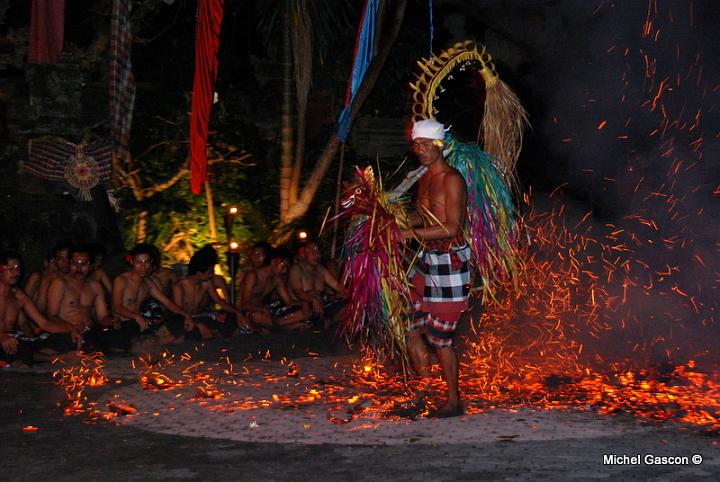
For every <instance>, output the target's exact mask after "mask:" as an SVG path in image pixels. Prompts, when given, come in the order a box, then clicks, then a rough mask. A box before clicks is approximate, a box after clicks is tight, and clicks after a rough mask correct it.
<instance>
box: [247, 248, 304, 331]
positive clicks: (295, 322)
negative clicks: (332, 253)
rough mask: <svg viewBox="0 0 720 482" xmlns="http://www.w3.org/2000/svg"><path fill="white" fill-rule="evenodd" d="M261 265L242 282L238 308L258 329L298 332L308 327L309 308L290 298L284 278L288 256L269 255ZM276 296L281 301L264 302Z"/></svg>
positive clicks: (283, 254) (284, 254)
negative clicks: (266, 260) (274, 294)
mask: <svg viewBox="0 0 720 482" xmlns="http://www.w3.org/2000/svg"><path fill="white" fill-rule="evenodd" d="M268 260H269V262H267V263H266V264H265V265H264V266H262V267H260V268H258V269H255V270H252V271H249V272H248V273H247V274H246V275H245V279H244V281H243V288H242V295H241V297H240V306H241V307H242V309H243V310H244V311H245V313H246V314H247V316H248V317H249V318H250V320H251V321H252V323H253V325H254V326H255V327H256V328H257V329H258V330H262V329H265V330H269V329H270V328H272V327H276V328H279V329H281V330H287V331H301V330H306V329H308V328H309V325H308V323H307V320H308V319H309V318H310V315H311V311H310V307H309V306H308V305H307V304H306V303H303V302H301V301H299V300H296V299H293V298H291V297H290V293H289V292H288V289H287V285H286V284H285V279H284V275H285V274H286V273H287V270H288V265H289V264H290V257H289V256H288V255H287V254H286V253H284V252H280V251H278V252H276V253H273V254H270V255H269V256H268ZM273 293H276V294H277V295H278V297H279V298H280V300H278V301H275V302H274V303H267V300H268V298H270V296H271V295H272V294H273Z"/></svg>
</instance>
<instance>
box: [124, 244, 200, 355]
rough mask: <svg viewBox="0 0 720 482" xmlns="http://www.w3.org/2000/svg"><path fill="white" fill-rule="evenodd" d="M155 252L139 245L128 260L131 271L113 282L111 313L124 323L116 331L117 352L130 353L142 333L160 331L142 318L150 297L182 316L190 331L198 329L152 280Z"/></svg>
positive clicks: (131, 252)
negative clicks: (134, 340)
mask: <svg viewBox="0 0 720 482" xmlns="http://www.w3.org/2000/svg"><path fill="white" fill-rule="evenodd" d="M153 248H154V247H153V246H151V245H148V244H144V243H141V244H138V245H136V246H135V247H134V248H133V249H132V250H130V253H129V256H128V259H129V263H130V270H128V271H126V272H125V273H123V274H121V275H119V276H117V277H116V278H115V280H114V281H113V288H112V311H113V313H114V314H115V315H116V316H118V317H119V318H120V320H121V321H120V323H119V326H116V327H115V329H116V331H117V334H118V335H120V336H119V338H117V341H118V342H120V343H119V345H118V346H116V347H118V348H122V349H126V350H127V349H129V348H130V345H131V344H132V341H133V339H134V338H137V337H138V336H139V335H140V334H141V333H143V332H148V333H152V332H154V331H155V330H157V328H158V326H156V323H155V322H153V323H151V321H150V320H148V319H147V318H145V317H144V316H143V315H142V314H141V307H142V305H143V302H144V301H145V300H146V299H147V298H148V297H149V296H152V297H153V298H155V299H156V300H157V301H159V302H160V303H162V304H163V305H164V306H165V307H166V308H167V309H169V310H170V311H172V312H173V313H176V314H178V315H181V316H182V317H183V320H184V324H185V329H186V330H187V331H190V330H192V329H193V328H195V323H194V322H193V320H192V318H190V315H189V314H188V313H187V312H185V310H183V309H182V308H180V307H179V306H178V305H176V304H175V303H174V302H173V301H172V300H171V299H170V298H168V297H167V296H165V294H164V293H163V292H162V290H161V288H160V286H159V285H158V283H157V281H155V280H154V279H152V278H151V276H150V275H151V274H152V271H153V268H154V263H155V261H154V254H155V253H154V251H153ZM198 328H199V329H200V330H201V333H203V337H208V336H210V335H211V333H210V332H209V330H203V329H202V328H200V327H198Z"/></svg>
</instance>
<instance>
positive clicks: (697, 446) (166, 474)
mask: <svg viewBox="0 0 720 482" xmlns="http://www.w3.org/2000/svg"><path fill="white" fill-rule="evenodd" d="M325 346H326V343H325V340H323V339H322V338H321V337H319V336H318V335H314V334H306V335H287V336H285V337H274V338H271V339H268V338H260V337H258V338H254V337H250V338H247V339H242V340H239V341H236V340H232V341H223V342H212V343H209V344H208V346H206V347H204V348H203V349H202V350H200V351H195V350H193V347H192V346H189V345H188V346H182V347H178V349H177V350H176V351H177V354H178V356H179V355H180V354H181V353H183V351H185V352H187V353H191V354H192V356H193V358H192V360H193V361H192V362H187V361H186V362H185V363H183V364H180V363H178V364H177V365H175V366H171V367H166V368H165V369H163V370H162V373H163V374H166V375H168V376H171V377H173V379H175V380H180V379H182V378H183V376H184V375H183V373H182V372H183V370H184V369H185V368H187V366H189V365H190V364H193V363H196V362H199V361H204V362H205V367H204V370H206V371H207V369H208V367H211V366H212V367H213V368H212V369H210V372H213V370H214V371H215V372H216V373H217V374H218V376H214V377H213V378H212V380H213V381H214V382H216V383H215V385H213V386H214V387H216V388H218V390H219V391H220V392H222V394H223V397H222V398H220V399H212V398H199V399H198V398H197V394H198V386H200V384H199V382H198V380H199V379H198V377H195V378H193V380H194V382H193V383H186V384H184V385H182V386H178V387H176V388H174V389H173V390H167V391H153V390H144V389H142V387H141V383H140V382H139V381H138V378H139V376H138V373H139V372H138V370H137V369H132V367H131V366H130V361H131V360H130V359H129V358H127V357H118V358H113V359H110V360H108V361H107V363H106V368H105V372H106V374H107V375H108V376H109V377H110V379H111V381H114V380H120V381H121V383H119V384H115V383H111V384H107V385H105V386H103V387H99V388H96V389H92V390H88V391H87V392H88V398H89V401H95V402H97V407H106V406H107V405H106V404H107V402H108V401H110V402H113V403H115V404H117V405H122V403H126V404H131V405H132V406H133V407H134V408H135V409H136V412H135V414H134V415H132V416H129V417H128V416H125V417H118V418H117V419H116V420H115V422H117V423H112V424H107V423H104V422H101V423H97V422H95V423H89V422H88V418H87V417H86V416H82V415H81V416H63V414H62V407H63V406H64V405H65V401H64V394H63V392H62V390H60V388H58V387H57V386H54V385H53V384H52V383H51V376H50V370H51V368H50V367H47V366H46V367H38V368H36V369H32V370H15V369H12V370H3V371H0V393H1V396H0V431H1V432H2V434H1V435H0V437H1V439H2V443H0V461H1V464H0V467H1V469H0V470H1V472H0V480H298V479H306V480H378V479H382V480H428V479H437V480H530V481H537V480H548V481H561V480H596V479H597V480H658V481H659V480H667V481H673V482H674V481H679V480H718V479H719V478H720V453H718V450H719V449H718V444H717V442H718V441H719V440H718V438H717V437H713V436H707V435H702V434H700V433H699V432H698V431H697V430H696V429H693V428H688V427H683V426H680V425H673V424H664V425H647V424H643V423H641V422H639V421H638V420H636V419H634V418H633V417H631V416H627V415H625V416H620V417H609V416H598V415H597V414H594V413H592V412H574V413H564V412H555V411H551V412H546V411H531V410H529V409H525V410H519V411H517V412H508V411H490V412H485V413H473V414H469V415H465V416H463V417H459V418H455V419H449V420H429V419H420V420H418V421H410V420H404V419H403V420H389V419H387V417H382V416H379V414H378V413H377V412H376V411H373V407H372V406H367V407H365V406H363V408H364V410H363V411H362V412H361V413H359V414H358V415H357V416H356V418H354V419H353V420H351V421H350V422H349V423H346V424H336V423H332V422H331V421H330V420H329V419H328V414H336V415H337V416H338V417H340V418H342V417H347V412H346V411H344V408H343V407H346V406H347V405H342V406H338V405H336V403H335V401H330V400H327V399H325V400H323V399H322V397H321V398H320V399H317V400H312V399H309V400H308V399H304V400H305V401H306V403H303V404H301V405H300V406H297V405H293V406H292V407H289V406H288V403H289V402H288V400H291V401H297V400H298V397H300V396H305V395H307V394H308V393H309V390H311V389H312V388H311V387H312V386H317V385H316V383H317V382H318V380H321V381H322V380H335V382H334V383H338V384H339V385H342V383H340V382H341V381H342V368H343V367H347V366H348V364H349V363H350V362H351V356H350V355H348V354H343V355H338V354H333V353H330V352H329V350H327V349H326V348H325ZM268 350H269V351H270V357H269V358H268V359H266V360H265V361H262V359H263V358H264V357H265V356H266V355H267V353H268ZM309 353H310V354H312V356H308V354H309ZM315 354H317V355H315ZM220 356H227V357H229V358H230V359H231V360H244V361H243V362H237V363H235V364H234V365H233V367H232V370H230V372H231V373H237V375H234V376H233V375H228V374H223V373H221V372H222V371H223V367H222V366H221V365H218V364H217V363H215V364H214V365H213V364H212V363H211V362H213V361H216V360H218V358H219V357H220ZM283 358H285V359H284V360H283ZM289 360H292V361H294V362H295V364H296V365H297V367H298V369H299V372H300V375H299V376H298V377H288V376H287V371H288V367H287V363H288V361H289ZM226 368H228V369H229V367H226ZM206 371H201V372H200V373H205V372H206ZM194 373H198V372H194ZM186 375H187V371H186ZM223 375H224V377H223ZM185 379H186V380H190V377H189V376H185ZM229 380H241V381H242V383H237V384H235V383H226V382H227V381H229ZM331 392H332V391H331ZM273 395H277V399H275V398H273ZM345 395H346V394H345V393H344V392H342V396H343V397H344V396H345ZM193 398H195V399H194V400H193ZM325 398H328V397H325ZM265 400H266V401H267V402H261V403H258V401H265ZM121 402H122V403H121ZM360 403H362V401H361V402H360ZM27 426H35V427H38V429H37V430H35V431H24V430H23V427H27ZM603 454H626V455H635V454H655V455H672V456H685V455H687V456H691V455H693V454H700V455H701V456H702V457H703V462H702V463H701V464H699V465H693V464H692V463H690V464H688V465H666V466H652V465H647V464H641V465H622V466H608V465H603Z"/></svg>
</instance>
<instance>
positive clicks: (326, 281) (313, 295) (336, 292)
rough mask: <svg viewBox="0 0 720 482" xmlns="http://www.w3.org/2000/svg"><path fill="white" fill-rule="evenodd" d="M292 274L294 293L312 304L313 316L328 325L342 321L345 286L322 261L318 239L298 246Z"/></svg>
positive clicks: (291, 285) (291, 288)
mask: <svg viewBox="0 0 720 482" xmlns="http://www.w3.org/2000/svg"><path fill="white" fill-rule="evenodd" d="M289 278H290V290H291V293H292V295H293V296H295V297H296V298H297V299H299V300H302V301H306V302H308V303H309V304H310V306H312V310H313V316H315V317H317V318H318V319H320V320H322V321H323V325H324V328H325V329H327V328H329V327H330V325H331V324H332V323H338V322H340V321H342V318H343V316H344V309H343V308H344V302H343V300H342V299H343V298H344V297H345V288H344V287H343V286H342V285H341V284H340V283H339V282H338V280H337V278H336V277H335V275H333V274H332V273H331V272H330V270H329V269H327V268H326V267H325V266H323V265H322V264H320V246H319V245H318V244H317V243H316V242H315V241H309V242H307V243H305V245H303V246H301V247H300V249H298V254H297V260H296V262H295V263H294V264H293V265H292V267H291V268H290V275H289ZM328 290H331V291H328Z"/></svg>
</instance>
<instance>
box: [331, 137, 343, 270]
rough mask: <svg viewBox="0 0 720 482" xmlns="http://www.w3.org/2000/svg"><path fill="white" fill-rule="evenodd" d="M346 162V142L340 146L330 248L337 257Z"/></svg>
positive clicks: (332, 254) (333, 255)
mask: <svg viewBox="0 0 720 482" xmlns="http://www.w3.org/2000/svg"><path fill="white" fill-rule="evenodd" d="M344 162H345V144H343V145H342V146H341V147H340V161H339V163H338V175H337V185H336V186H335V220H334V221H333V239H332V247H331V248H330V257H331V258H332V259H335V250H336V248H337V233H338V221H339V220H338V219H337V213H338V210H339V206H340V189H341V188H342V173H343V164H344Z"/></svg>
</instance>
